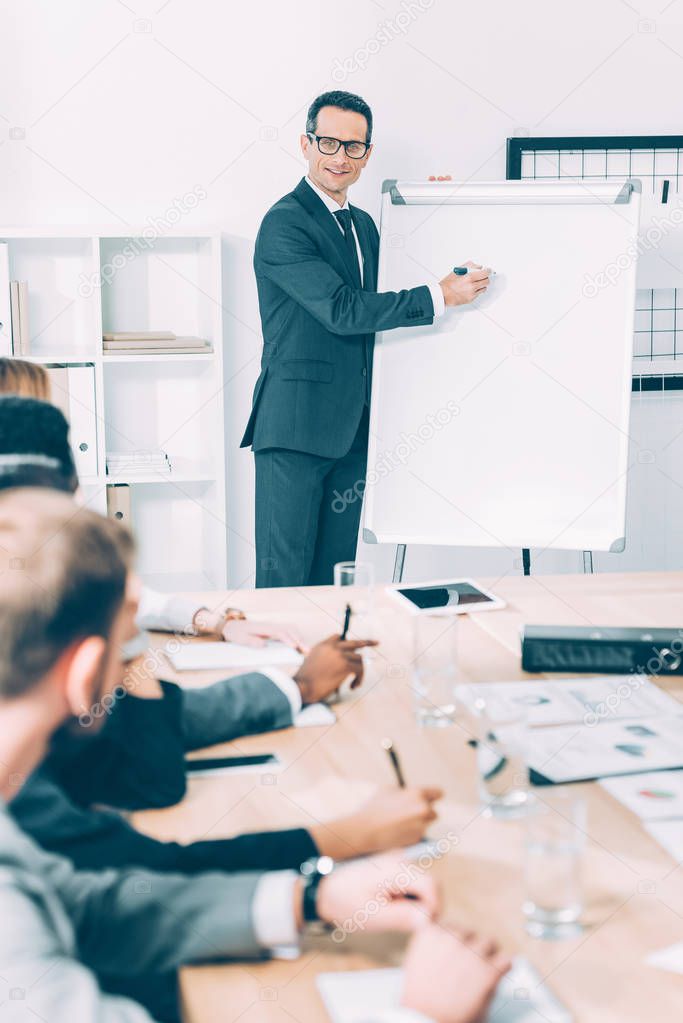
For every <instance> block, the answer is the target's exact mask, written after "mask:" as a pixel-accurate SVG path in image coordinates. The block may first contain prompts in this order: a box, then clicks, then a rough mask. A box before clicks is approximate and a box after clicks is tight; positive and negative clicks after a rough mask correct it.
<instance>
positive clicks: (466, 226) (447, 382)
mask: <svg viewBox="0 0 683 1023" xmlns="http://www.w3.org/2000/svg"><path fill="white" fill-rule="evenodd" d="M639 200H640V186H639V183H638V182H628V181H620V182H614V181H611V182H605V183H602V182H601V183H591V184H587V183H585V182H576V181H572V182H569V183H567V182H561V181H557V182H547V181H543V182H539V181H534V182H527V181H520V182H493V183H471V184H469V183H467V184H455V183H453V182H445V183H440V182H435V183H404V182H385V184H384V188H383V196H382V219H381V242H380V255H379V278H378V290H379V291H386V290H399V289H401V288H411V287H415V286H417V285H420V284H424V283H425V282H428V281H438V280H439V279H440V278H442V277H443V276H445V274H446V273H447V272H448V270H450V269H451V268H452V267H453V265H457V264H460V263H462V262H464V261H465V260H467V259H472V260H474V261H475V262H478V263H482V264H484V265H486V266H490V267H492V268H493V269H494V270H495V271H496V276H495V277H494V278H493V279H492V284H491V287H490V289H489V292H488V293H487V294H486V295H485V296H484V297H483V298H482V299H479V298H478V299H476V300H475V302H474V303H472V304H471V305H469V306H462V307H459V308H455V309H447V310H446V312H445V314H444V315H443V317H441V318H439V319H437V320H435V321H434V324H433V325H432V326H430V327H411V328H400V329H396V330H390V331H385V332H383V333H380V334H378V335H377V338H376V342H375V356H374V370H373V385H372V401H371V411H370V443H369V455H368V471H367V480H366V486H365V497H364V519H363V524H364V529H363V538H364V540H365V541H366V542H369V543H396V544H417V543H420V544H437V545H457V546H485V547H509V548H515V549H519V548H520V547H535V548H558V549H566V550H612V551H618V550H623V546H624V533H625V512H626V508H625V505H626V483H627V471H628V452H629V411H630V398H631V359H632V354H633V319H634V307H635V280H636V255H637V251H636V240H637V234H638V213H639ZM629 253H630V254H631V255H630V257H629V258H626V257H625V256H624V254H629ZM612 264H615V265H617V266H618V267H619V268H620V269H619V272H618V273H617V274H610V280H609V282H608V283H602V284H599V283H596V282H598V281H602V280H603V278H604V271H605V268H606V267H610V266H611V265H612ZM600 274H603V278H599V277H598V275H600Z"/></svg>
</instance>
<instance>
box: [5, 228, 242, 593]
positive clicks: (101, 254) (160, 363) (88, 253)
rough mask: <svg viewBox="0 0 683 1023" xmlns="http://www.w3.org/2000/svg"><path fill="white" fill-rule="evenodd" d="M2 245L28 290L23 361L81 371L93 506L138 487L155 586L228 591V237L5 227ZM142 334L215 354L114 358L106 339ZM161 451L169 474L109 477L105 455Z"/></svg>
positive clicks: (80, 418)
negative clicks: (170, 334) (190, 341)
mask: <svg viewBox="0 0 683 1023" xmlns="http://www.w3.org/2000/svg"><path fill="white" fill-rule="evenodd" d="M0 241H3V242H7V244H8V254H9V270H10V279H12V280H26V281H28V286H29V322H30V334H31V343H30V354H29V355H27V356H24V357H25V358H30V359H31V360H33V361H36V362H40V363H42V364H43V365H45V366H47V367H69V369H70V370H78V377H79V390H78V391H77V393H76V394H75V395H74V393H73V390H72V387H71V385H70V387H69V392H70V407H71V409H72V411H73V412H74V413H75V414H73V415H72V438H71V439H72V446H73V447H74V455H75V457H76V461H77V465H78V466H79V476H80V479H81V487H82V489H83V492H84V496H85V499H86V501H87V503H88V504H89V506H90V507H93V508H95V509H96V510H98V511H100V512H103V513H106V507H107V490H106V488H107V486H108V485H109V486H111V485H114V484H119V485H120V484H124V485H128V486H129V488H130V490H129V494H130V506H131V519H132V522H131V524H132V527H133V531H134V533H135V536H136V539H137V545H138V570H139V572H140V575H141V576H142V578H143V580H144V581H145V582H148V583H149V584H150V585H154V586H155V587H157V588H159V589H164V590H168V591H171V590H174V589H177V588H178V586H179V583H182V586H183V588H185V589H193V590H197V589H209V588H214V587H215V588H221V587H225V586H226V568H227V552H226V533H227V529H226V510H225V450H224V410H223V364H222V362H223V360H222V355H223V352H222V338H223V323H222V305H221V278H222V272H221V239H220V235H217V234H201V233H189V232H181V231H178V232H177V233H174V234H172V235H171V234H164V235H163V236H160V237H156V238H154V237H151V236H150V232H149V229H145V230H140V231H138V232H126V233H123V232H121V231H120V230H118V229H117V228H114V229H112V228H109V227H103V228H102V229H101V230H100V231H99V232H98V233H97V234H93V233H92V231H91V230H86V231H78V230H74V229H70V228H65V229H60V228H49V229H46V230H40V229H35V228H31V229H20V228H7V229H4V230H3V229H2V228H0ZM0 283H1V282H0ZM133 330H172V331H174V332H175V333H176V334H178V335H192V336H198V337H201V338H204V339H206V340H207V341H209V342H210V343H211V345H212V347H213V351H212V352H210V353H206V354H185V353H179V354H177V355H167V354H162V355H139V356H138V355H135V354H130V355H129V354H126V355H123V356H120V355H103V352H102V333H103V331H133ZM1 354H5V355H6V354H10V353H8V352H3V353H1ZM70 380H71V377H70ZM57 403H59V402H57ZM86 434H87V436H86ZM159 448H161V449H163V450H164V451H166V452H167V454H168V456H169V459H170V462H171V466H172V471H171V472H170V473H160V472H147V473H131V474H129V475H125V474H121V473H117V474H116V475H108V474H107V471H106V464H107V463H106V457H107V453H109V452H114V451H115V452H133V451H142V450H144V451H149V450H158V449H159ZM84 466H87V470H86V469H84Z"/></svg>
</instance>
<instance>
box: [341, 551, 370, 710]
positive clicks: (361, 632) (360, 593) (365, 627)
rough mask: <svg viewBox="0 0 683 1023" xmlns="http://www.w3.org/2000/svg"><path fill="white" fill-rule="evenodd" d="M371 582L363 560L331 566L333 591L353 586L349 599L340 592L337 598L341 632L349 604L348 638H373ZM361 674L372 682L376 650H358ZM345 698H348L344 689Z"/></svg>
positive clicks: (347, 595)
mask: <svg viewBox="0 0 683 1023" xmlns="http://www.w3.org/2000/svg"><path fill="white" fill-rule="evenodd" d="M374 583H375V568H374V565H371V564H370V563H369V562H366V561H338V562H337V564H336V565H335V566H334V585H335V587H336V588H340V587H346V586H354V587H356V592H354V594H353V596H352V595H351V594H350V593H344V592H341V593H339V594H338V595H337V596H338V597H339V600H338V601H337V614H338V616H339V631H340V632H341V630H342V626H343V623H344V612H345V610H346V605H347V604H349V605H350V607H351V611H352V612H353V613H352V615H351V622H350V625H349V632H348V638H349V639H375V633H376V622H375V608H374ZM361 657H362V658H363V666H364V671H365V683H366V685H367V684H368V683H371V682H374V681H375V676H376V674H377V670H378V669H377V660H378V655H377V650H376V648H375V647H365V648H364V649H363V650H362V651H361ZM344 693H345V695H347V696H348V695H349V692H348V690H347V689H345V690H344Z"/></svg>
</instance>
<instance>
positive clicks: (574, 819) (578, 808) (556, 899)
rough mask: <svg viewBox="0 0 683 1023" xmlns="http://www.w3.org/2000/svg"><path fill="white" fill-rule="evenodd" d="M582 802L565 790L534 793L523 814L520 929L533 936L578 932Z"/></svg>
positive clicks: (556, 936) (563, 935) (566, 935)
mask: <svg viewBox="0 0 683 1023" xmlns="http://www.w3.org/2000/svg"><path fill="white" fill-rule="evenodd" d="M585 835H586V804H585V802H584V800H583V799H582V798H581V797H580V796H577V795H575V794H574V793H573V792H571V791H568V790H560V791H553V792H548V793H547V794H545V793H544V794H543V796H542V797H535V798H534V799H533V801H532V802H531V804H530V806H529V812H528V814H527V819H526V843H525V870H524V874H525V894H526V897H525V901H524V917H525V920H526V930H527V933H528V934H530V935H531V936H532V937H534V938H546V939H561V938H574V937H576V936H577V935H578V934H580V933H581V930H582V928H581V913H582V912H583V892H582V887H581V860H582V853H583V849H584V847H585Z"/></svg>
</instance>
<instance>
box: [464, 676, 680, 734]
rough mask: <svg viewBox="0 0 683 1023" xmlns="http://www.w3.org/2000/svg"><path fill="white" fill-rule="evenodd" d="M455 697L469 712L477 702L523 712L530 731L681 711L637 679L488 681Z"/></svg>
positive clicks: (674, 703) (653, 688)
mask: <svg viewBox="0 0 683 1023" xmlns="http://www.w3.org/2000/svg"><path fill="white" fill-rule="evenodd" d="M455 694H456V697H457V698H458V699H459V700H461V701H462V703H464V704H465V706H466V707H469V708H470V709H474V701H475V700H476V699H477V698H481V699H484V700H486V702H487V703H491V704H493V706H494V707H495V708H500V709H501V711H504V712H509V711H515V712H518V711H519V708H520V707H524V708H526V711H527V714H528V721H529V724H530V725H531V726H532V727H540V726H543V725H564V724H570V723H576V724H580V723H582V722H584V721H586V722H589V723H591V724H595V723H598V722H600V723H605V722H609V721H619V720H622V719H628V718H644V717H652V716H655V715H658V714H680V713H681V712H682V711H683V705H681V704H680V703H679V702H678V701H677V700H674V699H673V697H671V696H669V695H668V694H667V693H664V692H662V690H661V689H659V688H658V687H657V686H656V685H654V684H653V683H652V682H650V681H648V680H647V679H643V678H641V677H640V676H637V675H612V676H608V677H601V678H585V677H583V678H567V679H562V680H561V681H553V682H545V681H539V682H487V683H482V684H474V685H460V686H458V687H457V688H456V691H455Z"/></svg>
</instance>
